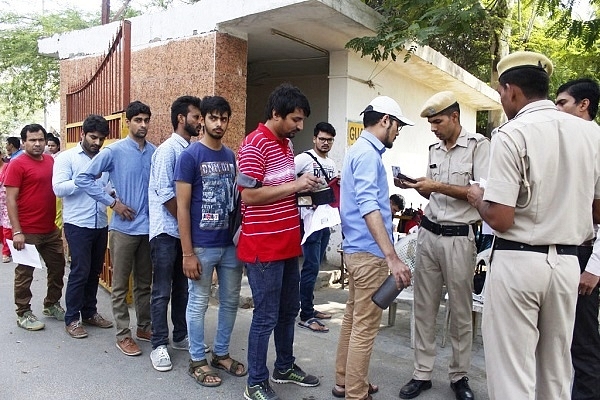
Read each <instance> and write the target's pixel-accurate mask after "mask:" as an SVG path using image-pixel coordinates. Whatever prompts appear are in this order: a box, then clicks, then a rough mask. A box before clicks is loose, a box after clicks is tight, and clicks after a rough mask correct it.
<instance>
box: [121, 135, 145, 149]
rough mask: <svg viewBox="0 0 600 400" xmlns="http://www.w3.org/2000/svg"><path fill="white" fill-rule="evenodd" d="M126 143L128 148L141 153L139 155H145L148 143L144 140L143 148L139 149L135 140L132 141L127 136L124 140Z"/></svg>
mask: <svg viewBox="0 0 600 400" xmlns="http://www.w3.org/2000/svg"><path fill="white" fill-rule="evenodd" d="M124 140H126V141H127V144H128V146H130V147H132V148H134V149H136V150H137V151H139V152H141V153H145V152H146V151H147V150H148V141H147V140H145V139H144V147H143V148H141V149H140V145H139V144H138V142H136V141H135V140H133V139H132V138H131V136H129V135H127V136H125V139H124Z"/></svg>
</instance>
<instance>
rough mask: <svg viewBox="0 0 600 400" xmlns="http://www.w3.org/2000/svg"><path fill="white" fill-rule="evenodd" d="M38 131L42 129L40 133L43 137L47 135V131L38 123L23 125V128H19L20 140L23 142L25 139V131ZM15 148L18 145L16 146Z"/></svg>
mask: <svg viewBox="0 0 600 400" xmlns="http://www.w3.org/2000/svg"><path fill="white" fill-rule="evenodd" d="M39 131H42V133H43V134H44V138H47V137H48V132H46V129H44V127H43V126H41V125H40V124H29V125H25V126H24V127H23V129H21V141H23V142H25V141H26V140H27V133H29V132H39ZM17 148H19V147H18V146H17Z"/></svg>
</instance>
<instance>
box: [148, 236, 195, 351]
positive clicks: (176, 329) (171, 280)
mask: <svg viewBox="0 0 600 400" xmlns="http://www.w3.org/2000/svg"><path fill="white" fill-rule="evenodd" d="M150 256H151V257H152V298H151V300H150V315H151V319H152V340H151V342H152V348H153V349H155V348H157V347H158V346H162V345H166V344H168V343H169V324H168V322H167V312H168V308H169V300H170V301H171V322H173V341H174V342H180V341H182V340H183V339H185V337H186V336H187V323H186V320H185V308H186V306H187V300H188V282H187V278H186V277H185V275H184V274H183V265H182V263H183V261H182V253H181V241H180V240H179V239H178V238H176V237H173V236H170V235H167V234H166V233H161V234H160V235H158V236H156V237H153V238H152V239H151V240H150Z"/></svg>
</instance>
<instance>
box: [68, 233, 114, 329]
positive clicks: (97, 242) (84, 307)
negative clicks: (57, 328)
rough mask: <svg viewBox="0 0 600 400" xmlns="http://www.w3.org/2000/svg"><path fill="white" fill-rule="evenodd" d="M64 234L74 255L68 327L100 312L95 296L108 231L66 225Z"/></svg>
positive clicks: (72, 259) (72, 258)
mask: <svg viewBox="0 0 600 400" xmlns="http://www.w3.org/2000/svg"><path fill="white" fill-rule="evenodd" d="M64 231H65V237H66V239H67V243H68V244H69V250H70V251H71V272H70V273H69V280H68V281H67V290H66V292H65V304H66V306H67V310H66V312H65V324H67V325H69V324H70V323H71V322H73V321H79V318H80V317H81V318H83V319H87V318H91V317H93V316H94V314H96V313H97V312H98V310H97V308H96V304H97V299H96V296H97V294H98V280H99V277H100V272H101V271H102V265H103V264H104V254H105V252H106V242H107V241H108V228H99V229H92V228H82V227H79V226H77V225H73V224H65V225H64Z"/></svg>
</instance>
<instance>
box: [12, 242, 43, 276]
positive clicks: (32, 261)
mask: <svg viewBox="0 0 600 400" xmlns="http://www.w3.org/2000/svg"><path fill="white" fill-rule="evenodd" d="M6 243H7V244H8V247H10V254H11V256H12V259H13V262H14V263H16V264H22V265H28V266H30V267H34V268H40V269H41V268H42V261H41V260H40V253H38V251H37V249H36V248H35V246H34V245H32V244H27V243H25V248H24V249H23V250H17V249H15V246H14V245H13V241H12V240H9V239H6Z"/></svg>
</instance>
